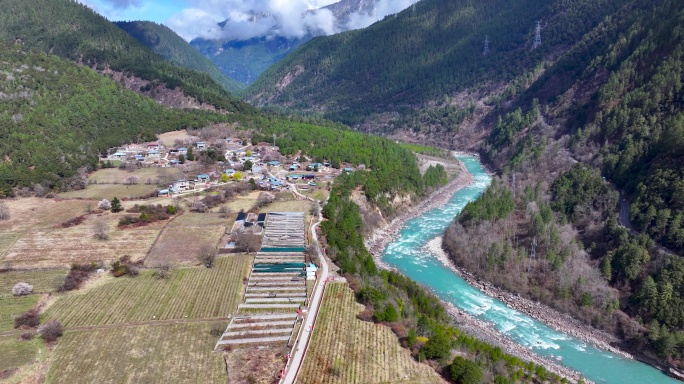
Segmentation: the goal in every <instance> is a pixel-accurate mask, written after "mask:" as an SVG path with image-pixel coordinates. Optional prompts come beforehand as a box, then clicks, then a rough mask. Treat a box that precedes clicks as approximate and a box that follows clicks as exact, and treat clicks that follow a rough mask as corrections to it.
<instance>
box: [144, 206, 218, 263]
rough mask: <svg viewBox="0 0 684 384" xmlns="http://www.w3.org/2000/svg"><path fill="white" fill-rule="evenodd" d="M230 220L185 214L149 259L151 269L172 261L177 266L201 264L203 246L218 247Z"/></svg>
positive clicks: (161, 238)
mask: <svg viewBox="0 0 684 384" xmlns="http://www.w3.org/2000/svg"><path fill="white" fill-rule="evenodd" d="M228 221H229V220H228V219H222V218H220V217H219V214H218V213H193V212H187V213H184V214H182V215H180V216H178V217H176V218H175V219H173V220H172V221H171V222H170V223H168V225H167V226H166V227H165V228H164V230H163V231H162V233H161V235H160V236H159V239H158V240H157V241H156V242H155V244H154V246H153V247H152V249H151V250H150V253H149V255H148V256H147V258H146V259H145V264H146V265H148V266H151V267H154V266H156V265H158V264H159V263H161V262H164V261H168V262H170V263H173V264H178V263H181V264H197V255H198V254H199V252H200V250H201V249H202V248H203V247H207V246H209V247H215V246H216V244H217V243H218V241H219V240H220V239H221V237H222V236H223V234H224V233H225V232H226V227H227V224H228Z"/></svg>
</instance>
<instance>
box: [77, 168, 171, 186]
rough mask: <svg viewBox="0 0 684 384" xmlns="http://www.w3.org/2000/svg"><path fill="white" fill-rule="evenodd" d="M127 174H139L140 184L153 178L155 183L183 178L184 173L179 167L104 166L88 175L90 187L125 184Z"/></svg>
mask: <svg viewBox="0 0 684 384" xmlns="http://www.w3.org/2000/svg"><path fill="white" fill-rule="evenodd" d="M127 176H137V177H138V179H139V181H138V183H139V184H145V183H146V182H147V180H148V179H152V181H153V184H156V181H161V180H160V179H162V180H163V179H167V180H170V181H173V180H175V179H179V178H183V173H182V172H181V171H180V169H178V168H162V167H147V168H138V169H135V170H133V171H127V170H125V169H119V168H104V169H100V170H97V171H95V172H93V173H91V174H90V175H88V182H89V183H90V184H89V187H90V186H93V185H98V184H123V182H124V179H125V178H126V177H127Z"/></svg>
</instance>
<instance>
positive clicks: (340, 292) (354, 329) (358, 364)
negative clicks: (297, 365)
mask: <svg viewBox="0 0 684 384" xmlns="http://www.w3.org/2000/svg"><path fill="white" fill-rule="evenodd" d="M360 310H361V308H360V306H359V304H357V303H356V300H355V299H354V294H353V292H352V291H351V289H349V287H348V286H347V284H345V283H332V284H329V285H328V286H327V288H326V291H325V296H324V297H323V304H322V306H321V310H320V312H319V314H318V319H317V320H316V327H315V328H314V333H313V337H312V340H311V344H310V345H309V351H308V352H307V355H306V359H305V360H304V364H303V366H302V370H301V372H300V375H299V379H298V380H297V383H298V384H338V383H339V384H376V383H377V384H379V383H421V384H425V383H444V381H443V380H442V378H441V377H440V376H439V375H438V374H437V373H436V372H435V371H434V370H433V369H432V368H431V367H429V366H427V365H424V364H419V363H417V362H416V361H415V360H413V358H412V357H411V355H410V353H409V352H408V351H407V350H405V349H403V348H402V347H401V346H400V345H399V342H398V341H397V338H396V336H395V335H394V334H393V333H392V331H391V330H390V329H389V328H388V327H385V326H381V325H376V324H373V323H369V322H365V321H361V320H358V319H357V318H356V315H357V314H358V313H359V312H360Z"/></svg>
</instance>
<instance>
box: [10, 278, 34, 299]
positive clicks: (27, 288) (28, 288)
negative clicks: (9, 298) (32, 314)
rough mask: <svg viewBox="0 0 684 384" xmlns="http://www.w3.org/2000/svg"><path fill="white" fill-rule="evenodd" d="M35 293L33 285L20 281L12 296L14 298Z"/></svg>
mask: <svg viewBox="0 0 684 384" xmlns="http://www.w3.org/2000/svg"><path fill="white" fill-rule="evenodd" d="M31 292H33V285H31V284H29V283H25V282H23V281H20V282H18V283H16V284H14V286H13V287H12V294H13V295H14V296H23V295H30V294H31Z"/></svg>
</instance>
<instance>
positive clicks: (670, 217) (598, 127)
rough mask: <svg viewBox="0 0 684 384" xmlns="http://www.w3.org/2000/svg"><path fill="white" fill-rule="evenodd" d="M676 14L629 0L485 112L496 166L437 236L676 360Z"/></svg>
mask: <svg viewBox="0 0 684 384" xmlns="http://www.w3.org/2000/svg"><path fill="white" fill-rule="evenodd" d="M683 18H684V4H682V3H681V2H677V1H670V0H649V1H631V2H628V3H627V4H626V5H625V6H624V7H622V8H621V9H620V10H619V11H618V12H616V13H615V14H613V15H611V16H610V17H608V18H606V19H605V20H603V21H602V22H601V23H600V24H599V25H598V26H597V27H596V28H594V29H593V30H591V31H590V32H589V33H587V34H586V35H585V36H584V37H583V38H582V39H581V40H580V41H578V43H577V44H575V45H574V46H573V47H572V48H571V49H568V50H567V52H566V53H564V54H563V55H562V56H561V57H559V59H558V60H557V61H556V63H555V64H554V65H552V66H550V67H549V68H548V69H547V70H546V71H545V72H544V73H543V74H541V76H540V77H539V78H538V79H537V80H536V81H534V82H533V83H531V86H530V87H529V88H526V89H522V92H520V93H519V95H518V97H515V98H514V99H513V104H512V106H511V107H510V108H509V109H504V108H501V109H498V110H496V111H494V112H493V115H494V116H496V117H498V121H497V119H496V118H493V119H491V120H492V121H497V122H496V123H495V126H493V127H492V130H491V135H490V137H489V139H488V140H487V142H486V143H485V145H484V148H483V150H484V151H485V152H486V153H487V155H488V157H489V158H490V160H492V162H493V163H494V164H495V165H496V166H497V167H498V168H500V169H501V170H502V172H503V174H502V176H501V177H500V179H499V180H498V182H497V183H495V184H493V186H492V189H491V191H490V192H488V193H486V194H484V195H483V196H482V197H481V198H480V200H478V201H477V202H475V203H473V204H470V205H469V206H468V207H466V209H464V212H463V213H462V214H461V216H460V217H459V219H458V221H457V222H455V223H454V224H453V225H452V227H451V228H450V230H449V231H448V232H447V236H446V243H447V248H448V250H449V251H450V252H451V255H452V258H453V259H454V261H456V262H457V263H458V264H460V265H464V266H466V267H467V268H468V269H470V270H472V271H474V272H476V273H478V274H480V275H483V276H486V278H488V279H490V280H492V281H494V282H495V283H497V284H500V285H503V286H505V287H506V288H508V289H511V290H514V291H519V292H522V293H524V294H525V295H528V296H530V297H533V298H535V299H537V300H541V301H545V302H547V303H548V304H551V305H553V306H555V307H557V308H559V309H561V310H565V311H568V312H571V313H572V314H573V315H575V316H577V317H579V318H582V319H583V320H584V321H585V322H587V323H589V324H592V325H594V326H596V327H600V328H603V329H606V330H609V331H611V332H614V333H616V334H617V335H618V336H620V337H622V338H623V339H624V340H625V342H626V343H627V345H628V346H630V347H632V348H633V350H634V351H638V352H645V354H646V356H647V357H650V358H654V359H657V360H658V361H659V362H660V363H668V364H669V365H670V366H672V367H675V368H682V363H681V361H682V360H681V358H682V357H683V355H682V347H684V301H682V295H684V284H683V283H682V281H684V280H683V279H682V271H684V262H683V261H682V255H683V253H682V250H683V246H684V223H683V222H682V220H683V219H684V205H683V204H684V202H683V201H682V200H681V193H682V186H684V174H683V173H682V165H683V164H682V154H683V153H684V142H683V141H682V137H684V136H683V135H684V108H683V107H684V87H683V86H682V84H683V82H684V65H683V64H682V63H684V61H683V59H684V56H683V55H684V44H683V43H682V38H681V37H682V36H683V35H684V28H683V27H682V22H681V21H682V19H683ZM514 175H515V176H514ZM514 177H515V179H514ZM513 180H516V181H515V184H513ZM618 191H621V192H622V195H623V196H620V193H619V192H618ZM630 201H631V202H632V204H631V209H630V208H629V207H630V206H629V202H630ZM620 208H622V210H623V214H622V215H621V218H620V221H619V222H618V220H617V219H618V211H619V209H620ZM627 221H631V225H633V226H634V229H635V230H636V231H635V232H632V231H630V230H629V229H630V228H629V225H630V223H628V222H627ZM625 226H627V227H625ZM478 242H479V243H478ZM533 248H534V249H535V251H536V259H534V260H531V259H530V257H529V255H530V254H531V250H532V249H533ZM512 270H513V271H516V273H513V274H511V273H510V272H511V271H512Z"/></svg>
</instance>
